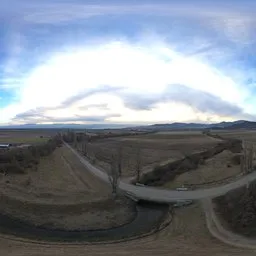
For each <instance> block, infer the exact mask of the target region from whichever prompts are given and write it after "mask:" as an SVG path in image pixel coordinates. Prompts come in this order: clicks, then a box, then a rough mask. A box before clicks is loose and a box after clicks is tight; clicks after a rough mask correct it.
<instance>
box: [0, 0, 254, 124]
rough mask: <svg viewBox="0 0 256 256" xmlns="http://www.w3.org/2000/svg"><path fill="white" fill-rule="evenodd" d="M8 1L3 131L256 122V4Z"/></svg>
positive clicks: (1, 72) (1, 32)
mask: <svg viewBox="0 0 256 256" xmlns="http://www.w3.org/2000/svg"><path fill="white" fill-rule="evenodd" d="M211 2H212V1H198V0H196V1H194V0H190V1H188V0H187V1H185V0H183V1H178V0H176V1H175V0H174V1H167V0H166V1H163V0H162V1H157V0H155V1H153V0H145V1H114V0H113V1H100V0H98V1H82V0H72V1H71V0H62V1H60V0H51V1H50V0H44V1H39V0H23V1H19V0H9V1H7V0H3V1H2V2H1V10H0V124H23V123H60V122H61V123H63V122H66V123H69V122H70V123H74V122H75V123H91V122H94V123H95V122H101V123H103V122H105V123H161V122H175V121H182V122H185V121H188V122H191V121H193V122H218V121H227V120H236V119H249V120H255V119H256V103H255V101H254V98H255V96H256V89H255V88H256V77H255V74H256V73H255V71H256V70H255V64H256V59H255V57H254V56H255V53H256V52H255V51H256V50H255V49H256V47H255V46H256V45H255V40H256V39H255V38H256V37H255V25H256V18H255V17H254V16H255V15H254V12H255V11H256V3H254V2H253V1H248V0H245V1H243V2H242V1H220V0H218V1H214V3H211Z"/></svg>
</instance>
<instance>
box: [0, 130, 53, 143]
mask: <svg viewBox="0 0 256 256" xmlns="http://www.w3.org/2000/svg"><path fill="white" fill-rule="evenodd" d="M55 133H56V131H55V132H53V131H47V130H44V131H37V130H0V144H1V143H22V144H35V143H42V142H45V141H47V140H48V139H49V138H50V137H51V136H52V135H54V134H55Z"/></svg>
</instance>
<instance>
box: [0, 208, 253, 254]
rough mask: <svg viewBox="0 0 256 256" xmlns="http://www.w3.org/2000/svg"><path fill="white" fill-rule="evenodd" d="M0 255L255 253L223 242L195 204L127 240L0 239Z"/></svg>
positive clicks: (181, 209) (178, 210) (179, 210)
mask: <svg viewBox="0 0 256 256" xmlns="http://www.w3.org/2000/svg"><path fill="white" fill-rule="evenodd" d="M0 248H1V252H2V253H3V254H4V255H12V256H16V255H17V256H18V255H26V256H32V255H33V256H34V255H38V256H48V255H49V256H50V255H56V256H57V255H65V256H71V255H78V256H79V255H85V254H88V255H92V256H100V255H141V256H144V255H145V256H148V255H163V256H164V255H166V256H167V255H170V253H172V254H174V255H175V256H176V255H177V256H181V255H188V256H190V255H191V256H192V255H193V256H194V255H199V256H201V255H202V256H203V255H206V254H207V255H212V256H215V255H218V256H225V255H242V256H252V255H255V252H254V251H251V250H246V249H239V248H235V247H231V246H228V245H225V244H223V243H222V242H220V241H218V240H216V239H215V238H213V237H212V236H211V235H210V233H209V232H208V230H207V227H206V223H205V216H204V213H203V211H202V209H201V207H200V205H199V204H195V205H191V206H189V207H186V208H180V209H177V211H176V212H175V216H174V219H173V221H172V224H171V225H169V226H168V227H167V228H166V229H164V230H162V231H161V232H159V233H156V234H155V235H152V236H149V237H146V238H142V239H137V240H134V241H130V242H123V243H117V244H107V245H106V244H104V245H100V244H97V245H65V244H61V245H49V244H46V245H43V244H41V245H40V244H31V243H26V242H22V241H12V240H9V239H8V238H7V239H5V238H0Z"/></svg>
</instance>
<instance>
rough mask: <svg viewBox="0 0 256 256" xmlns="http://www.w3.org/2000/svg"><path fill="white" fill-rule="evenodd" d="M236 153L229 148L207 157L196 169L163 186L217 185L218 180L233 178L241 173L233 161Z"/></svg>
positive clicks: (238, 165) (238, 166)
mask: <svg viewBox="0 0 256 256" xmlns="http://www.w3.org/2000/svg"><path fill="white" fill-rule="evenodd" d="M235 155H236V154H234V153H232V152H230V151H229V150H224V151H223V152H221V153H219V154H217V155H215V156H214V157H212V158H209V159H207V160H206V161H205V162H204V163H202V164H201V165H199V166H198V168H197V169H195V170H191V171H189V172H185V173H183V174H181V175H178V176H177V177H176V178H175V179H174V180H173V181H170V182H167V183H166V184H164V187H165V188H171V189H173V188H177V187H181V186H182V185H185V186H192V187H193V186H195V187H196V186H198V185H200V186H202V185H203V184H205V186H206V187H209V186H214V185H218V183H219V182H220V181H223V180H226V179H227V180H230V179H234V178H235V177H236V176H238V175H239V174H241V167H240V164H238V163H235V162H234V161H233V157H234V156H235Z"/></svg>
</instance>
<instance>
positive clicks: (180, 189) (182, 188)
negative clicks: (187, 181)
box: [176, 186, 188, 191]
mask: <svg viewBox="0 0 256 256" xmlns="http://www.w3.org/2000/svg"><path fill="white" fill-rule="evenodd" d="M176 190H177V191H187V190H188V188H186V187H184V186H182V187H180V188H176Z"/></svg>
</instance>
